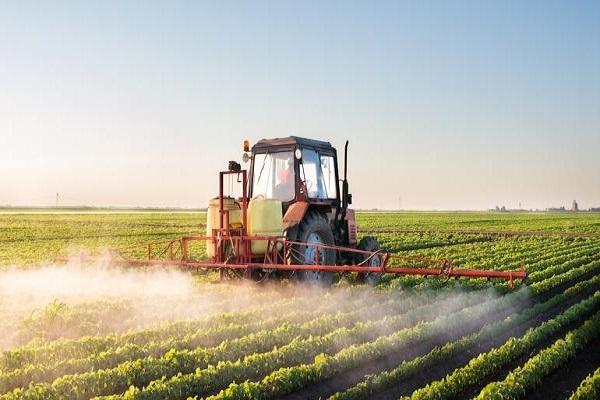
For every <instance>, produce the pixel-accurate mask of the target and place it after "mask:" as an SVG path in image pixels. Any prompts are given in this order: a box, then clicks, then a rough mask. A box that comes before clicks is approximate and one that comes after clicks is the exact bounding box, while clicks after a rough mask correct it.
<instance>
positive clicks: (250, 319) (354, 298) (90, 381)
mask: <svg viewBox="0 0 600 400" xmlns="http://www.w3.org/2000/svg"><path fill="white" fill-rule="evenodd" d="M357 219H358V226H359V236H366V235H372V236H376V237H377V238H378V240H379V242H380V243H381V245H382V247H383V248H385V249H387V250H389V251H391V252H393V253H398V254H404V255H418V256H427V257H433V258H448V259H450V260H452V262H453V264H454V265H455V266H459V267H461V268H478V269H490V270H514V269H517V268H519V265H520V264H524V265H525V267H526V270H527V272H528V278H527V280H526V281H525V282H524V283H523V284H515V285H514V286H513V287H511V286H510V285H508V284H507V283H506V282H504V281H498V280H490V281H487V280H484V279H471V280H468V279H462V278H461V279H451V280H448V279H444V278H428V279H426V278H423V277H413V276H395V275H386V276H384V278H383V279H382V280H381V283H380V284H379V285H378V286H376V287H370V286H367V285H363V284H360V283H358V282H357V280H356V279H355V278H354V277H353V276H345V277H343V278H342V279H340V280H339V281H338V282H337V283H336V284H335V285H334V286H332V287H330V288H316V287H307V286H304V285H300V284H296V283H293V282H287V281H283V282H272V283H267V284H260V285H259V284H256V283H252V282H241V281H239V282H238V281H228V282H219V281H218V274H216V273H212V272H211V273H208V272H203V271H195V270H194V271H181V270H176V269H172V268H167V267H156V268H149V267H140V268H129V269H125V268H116V267H112V266H109V265H105V263H103V262H102V261H99V262H97V263H95V264H94V265H88V264H80V263H78V261H77V255H78V254H80V253H81V252H82V251H85V252H89V253H98V254H102V253H103V251H104V250H105V249H106V248H109V247H110V248H123V249H129V250H124V251H129V252H130V253H129V254H131V255H135V256H140V257H143V256H144V253H143V252H144V250H143V248H141V249H140V248H137V247H131V246H132V245H135V244H140V243H145V242H149V241H152V242H160V241H165V240H168V239H175V238H177V237H179V236H181V235H188V234H199V233H203V231H204V229H205V221H206V217H205V214H204V213H200V212H198V213H194V212H181V213H175V212H172V213H171V212H136V213H133V212H132V213H127V212H51V211H44V210H40V211H36V212H33V211H27V212H11V211H5V212H3V213H0V331H1V332H2V335H1V336H0V400H8V399H90V398H97V399H106V400H108V399H114V400H116V399H187V398H196V399H201V398H202V399H210V400H217V399H290V400H291V399H338V400H341V399H472V398H477V399H512V398H515V399H516V398H527V399H569V398H572V399H598V398H600V350H599V349H600V214H598V213H587V212H581V213H475V212H473V213H368V212H363V213H358V215H357ZM195 251H196V254H197V255H199V256H202V252H203V249H202V248H197V249H195ZM59 255H62V256H72V261H69V262H67V263H66V264H59V263H56V262H54V261H53V259H54V257H55V256H59Z"/></svg>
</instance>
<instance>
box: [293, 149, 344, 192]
mask: <svg viewBox="0 0 600 400" xmlns="http://www.w3.org/2000/svg"><path fill="white" fill-rule="evenodd" d="M300 173H303V175H302V178H303V179H304V181H305V183H306V191H307V192H308V197H309V198H312V199H327V198H329V196H330V195H329V193H327V189H328V188H326V185H325V182H324V180H323V171H322V168H321V159H320V158H319V155H318V154H317V152H316V151H314V150H309V149H304V150H302V170H301V171H300ZM332 196H333V198H335V193H334V194H333V195H332Z"/></svg>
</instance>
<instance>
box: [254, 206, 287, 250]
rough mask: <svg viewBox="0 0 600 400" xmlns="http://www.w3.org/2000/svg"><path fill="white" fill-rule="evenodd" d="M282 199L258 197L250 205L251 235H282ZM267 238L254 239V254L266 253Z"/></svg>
mask: <svg viewBox="0 0 600 400" xmlns="http://www.w3.org/2000/svg"><path fill="white" fill-rule="evenodd" d="M282 212H283V211H282V207H281V200H277V199H265V198H263V197H257V198H254V199H252V200H251V201H250V205H249V206H248V229H247V232H248V235H249V236H282V235H283V215H282ZM267 245H268V241H267V240H253V241H252V245H251V250H250V251H251V252H252V255H257V256H258V255H264V254H265V253H266V251H267Z"/></svg>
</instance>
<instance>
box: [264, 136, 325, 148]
mask: <svg viewBox="0 0 600 400" xmlns="http://www.w3.org/2000/svg"><path fill="white" fill-rule="evenodd" d="M295 145H300V146H301V147H315V148H319V149H332V148H333V146H332V145H331V143H329V142H324V141H322V140H315V139H306V138H301V137H298V136H288V137H284V138H273V139H261V140H259V141H258V142H257V143H256V144H255V145H254V146H253V148H254V149H263V148H270V147H277V146H282V147H285V146H295Z"/></svg>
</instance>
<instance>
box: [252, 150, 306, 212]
mask: <svg viewBox="0 0 600 400" xmlns="http://www.w3.org/2000/svg"><path fill="white" fill-rule="evenodd" d="M253 163H254V171H253V173H254V177H253V181H252V195H253V196H259V195H262V196H265V197H266V198H267V199H278V200H281V201H290V200H292V199H293V198H294V197H295V194H296V193H295V192H296V185H295V178H294V176H295V175H294V156H293V153H292V152H291V151H285V152H279V153H257V154H255V155H254V160H253Z"/></svg>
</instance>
